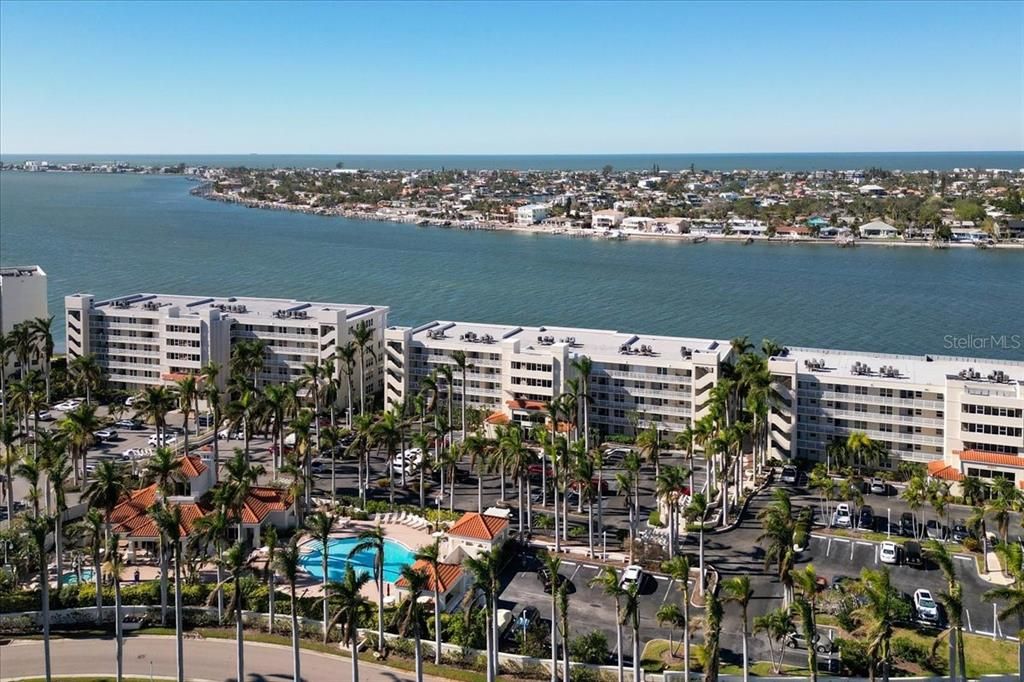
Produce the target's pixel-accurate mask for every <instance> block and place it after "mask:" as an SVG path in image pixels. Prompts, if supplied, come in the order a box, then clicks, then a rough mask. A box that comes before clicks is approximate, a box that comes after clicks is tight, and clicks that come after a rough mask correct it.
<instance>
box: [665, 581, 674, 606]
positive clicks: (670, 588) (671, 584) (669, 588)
mask: <svg viewBox="0 0 1024 682" xmlns="http://www.w3.org/2000/svg"><path fill="white" fill-rule="evenodd" d="M675 584H676V581H675V580H674V579H669V581H668V587H667V588H666V589H665V596H664V597H662V598H661V603H662V604H664V603H665V600H666V599H668V595H669V593H670V592H671V591H672V586H673V585H675Z"/></svg>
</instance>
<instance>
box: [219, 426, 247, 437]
mask: <svg viewBox="0 0 1024 682" xmlns="http://www.w3.org/2000/svg"><path fill="white" fill-rule="evenodd" d="M217 438H220V439H221V440H245V434H244V433H243V432H242V429H239V428H235V429H232V428H230V427H228V428H226V429H221V430H220V433H218V434H217Z"/></svg>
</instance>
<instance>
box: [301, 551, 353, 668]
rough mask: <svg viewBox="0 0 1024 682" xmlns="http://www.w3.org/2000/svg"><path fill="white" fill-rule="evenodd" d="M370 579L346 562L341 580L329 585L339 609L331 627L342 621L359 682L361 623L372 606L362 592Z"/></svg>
mask: <svg viewBox="0 0 1024 682" xmlns="http://www.w3.org/2000/svg"><path fill="white" fill-rule="evenodd" d="M369 580H370V575H369V574H368V573H361V574H359V575H358V576H357V575H356V572H355V569H353V568H352V564H346V565H345V576H344V577H343V578H342V580H341V582H332V583H330V584H329V585H328V586H327V588H328V595H329V596H330V598H331V599H332V600H333V601H334V603H335V604H337V605H338V610H337V611H335V613H334V617H333V618H331V627H333V626H334V625H336V624H338V623H341V641H342V643H345V642H348V643H349V644H350V645H351V647H352V651H351V658H352V682H359V623H360V621H362V620H363V618H364V617H366V616H369V615H370V608H371V607H370V602H369V601H367V599H366V597H364V596H363V594H362V592H363V586H364V585H365V584H366V583H367V582H369ZM297 674H298V673H296V675H297ZM295 679H299V678H298V677H296V678H295Z"/></svg>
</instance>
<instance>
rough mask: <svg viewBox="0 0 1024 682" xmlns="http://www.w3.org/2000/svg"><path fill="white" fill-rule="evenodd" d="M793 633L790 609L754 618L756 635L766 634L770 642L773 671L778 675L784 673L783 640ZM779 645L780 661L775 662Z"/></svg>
mask: <svg viewBox="0 0 1024 682" xmlns="http://www.w3.org/2000/svg"><path fill="white" fill-rule="evenodd" d="M792 631H793V624H792V621H791V620H790V615H789V609H788V608H786V607H784V606H782V607H779V608H777V609H775V610H773V611H769V612H768V613H766V614H764V615H761V616H756V617H755V618H754V634H760V633H764V635H765V638H766V639H767V640H768V650H769V652H770V654H771V658H772V669H773V670H774V672H775V673H776V674H778V673H780V672H781V671H782V657H783V654H785V649H784V648H783V645H782V639H783V638H784V637H785V636H786V635H788V634H789V633H790V632H792ZM776 644H778V645H779V660H778V661H776V660H775V645H776Z"/></svg>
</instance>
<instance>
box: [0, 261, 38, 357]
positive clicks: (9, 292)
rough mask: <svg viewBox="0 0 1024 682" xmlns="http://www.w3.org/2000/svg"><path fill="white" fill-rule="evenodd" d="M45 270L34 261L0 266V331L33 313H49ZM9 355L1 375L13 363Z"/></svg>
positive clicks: (11, 326) (8, 329) (7, 330)
mask: <svg viewBox="0 0 1024 682" xmlns="http://www.w3.org/2000/svg"><path fill="white" fill-rule="evenodd" d="M49 315H50V313H49V305H48V304H47V300H46V273H45V272H43V269H42V268H41V267H39V266H38V265H24V266H4V267H0V333H2V334H7V333H9V332H10V331H11V330H12V329H14V327H15V325H18V324H20V323H22V322H26V321H28V320H33V319H35V318H37V317H42V318H46V317H49ZM16 363H17V361H16V360H15V359H14V358H11V359H10V361H9V362H8V364H7V366H6V367H4V368H3V371H4V372H5V376H6V375H7V374H10V373H11V371H12V370H13V369H14V368H15V367H16V366H17V364H16Z"/></svg>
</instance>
